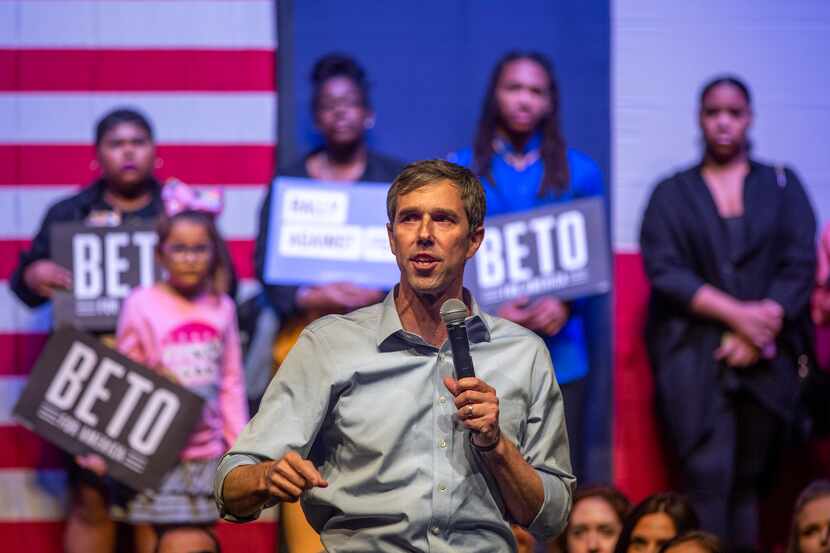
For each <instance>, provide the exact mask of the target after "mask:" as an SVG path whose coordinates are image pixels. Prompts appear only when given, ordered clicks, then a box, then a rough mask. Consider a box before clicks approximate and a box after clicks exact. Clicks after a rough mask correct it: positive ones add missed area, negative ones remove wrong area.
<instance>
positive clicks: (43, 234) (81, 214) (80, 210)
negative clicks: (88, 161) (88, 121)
mask: <svg viewBox="0 0 830 553" xmlns="http://www.w3.org/2000/svg"><path fill="white" fill-rule="evenodd" d="M104 187H105V183H104V181H103V180H97V181H95V182H94V183H93V184H91V185H89V186H88V187H86V188H84V189H83V190H81V191H80V192H78V193H77V194H75V195H74V196H70V197H68V198H65V199H63V200H61V201H59V202H57V203H55V204H54V205H52V207H50V208H49V210H48V211H47V212H46V216H45V217H44V218H43V222H42V223H41V224H40V230H38V231H37V234H36V235H35V237H34V239H33V240H32V246H31V248H30V249H29V251H25V252H21V253H20V261H19V263H18V264H17V268H16V269H15V271H14V274H13V275H12V277H11V289H12V291H13V292H14V293H15V295H17V297H18V298H20V301H22V302H23V303H25V304H26V305H28V306H29V307H37V306H39V305H41V304H43V303H46V302H47V301H48V298H44V297H43V296H39V295H38V294H36V293H35V292H34V291H33V290H32V289H31V288H29V287H28V286H26V283H25V282H24V281H23V272H24V271H25V270H26V268H27V267H28V266H29V265H31V264H32V263H34V262H35V261H39V260H41V259H49V258H50V257H51V256H52V250H51V246H50V242H51V238H50V235H51V230H52V225H53V224H54V223H69V222H76V221H85V220H86V218H87V217H89V214H90V213H91V212H92V211H112V206H110V205H109V204H107V203H106V202H105V201H104V191H105V189H104ZM150 187H151V190H152V200H151V201H150V203H149V204H147V205H146V206H144V207H142V208H141V209H138V210H136V211H133V212H130V213H123V214H122V217H123V221H124V222H127V221H130V220H136V219H138V220H147V219H154V218H156V217H158V216H159V215H160V214H161V213H162V212H163V211H164V204H163V203H162V201H161V185H160V184H159V183H158V181H156V180H152V181H151V183H150Z"/></svg>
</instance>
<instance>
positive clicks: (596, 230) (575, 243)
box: [464, 198, 611, 309]
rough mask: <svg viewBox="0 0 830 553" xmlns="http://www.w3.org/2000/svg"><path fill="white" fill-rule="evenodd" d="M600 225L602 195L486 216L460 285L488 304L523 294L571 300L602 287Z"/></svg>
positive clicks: (604, 259)
mask: <svg viewBox="0 0 830 553" xmlns="http://www.w3.org/2000/svg"><path fill="white" fill-rule="evenodd" d="M605 226H606V225H605V209H604V206H603V203H602V199H601V198H591V199H586V200H576V201H572V202H568V203H563V204H560V205H556V204H554V205H550V206H547V207H544V208H540V209H534V210H531V211H524V212H521V213H514V214H510V215H501V216H496V217H488V218H487V219H486V221H485V232H484V241H483V242H482V244H481V247H480V248H479V250H478V252H477V253H476V254H475V256H474V257H473V259H471V260H470V261H469V262H468V263H467V269H466V274H465V278H464V285H465V286H466V287H467V288H469V289H470V291H471V292H472V293H473V295H474V296H475V298H476V300H477V301H478V302H479V304H481V306H482V307H484V308H488V309H492V308H495V307H496V306H498V305H499V304H501V303H503V302H505V301H509V300H512V299H516V298H519V297H522V296H527V297H530V298H533V297H536V296H542V295H548V294H549V295H554V296H556V297H558V298H560V299H563V300H571V299H576V298H579V297H582V296H589V295H592V294H601V293H604V292H607V291H608V290H609V289H610V287H611V269H610V261H609V255H610V250H609V245H608V235H607V233H606V229H605Z"/></svg>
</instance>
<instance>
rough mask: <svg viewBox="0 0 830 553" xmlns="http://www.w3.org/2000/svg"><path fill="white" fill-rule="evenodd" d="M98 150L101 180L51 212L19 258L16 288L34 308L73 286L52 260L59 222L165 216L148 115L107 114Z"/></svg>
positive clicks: (100, 126)
mask: <svg viewBox="0 0 830 553" xmlns="http://www.w3.org/2000/svg"><path fill="white" fill-rule="evenodd" d="M95 149H96V154H97V164H98V165H99V166H100V169H101V174H102V176H101V178H100V179H98V180H97V181H95V182H94V183H93V184H92V185H91V186H89V187H87V188H84V189H83V190H81V191H80V192H78V193H77V194H75V195H74V196H70V197H69V198H66V199H64V200H61V201H59V202H58V203H56V204H54V205H53V206H52V207H50V208H49V210H48V211H47V212H46V216H45V218H44V220H43V223H42V224H41V226H40V230H38V233H37V235H35V238H34V240H33V241H32V245H31V248H30V249H29V251H25V252H22V253H21V254H20V262H19V263H18V266H17V269H16V270H15V272H14V274H13V275H12V277H11V289H12V290H13V291H14V293H15V294H16V295H17V297H18V298H20V301H22V302H23V303H25V304H26V305H28V306H29V307H37V306H39V305H41V304H43V303H45V302H46V301H48V299H49V298H50V297H51V295H52V292H53V291H54V290H55V289H56V288H69V287H70V285H71V280H72V277H71V275H70V273H69V271H67V270H66V269H64V268H63V267H61V266H59V265H57V264H56V263H54V262H53V261H50V259H49V258H50V256H51V248H50V232H51V227H52V225H53V224H54V223H59V222H70V221H89V222H90V223H91V224H112V223H113V222H115V223H118V221H128V220H130V219H134V218H137V219H152V218H155V217H156V216H157V215H158V214H160V213H161V211H162V203H161V186H160V185H159V183H158V181H157V180H156V179H155V178H154V177H153V168H154V164H155V159H156V158H155V144H154V143H153V132H152V129H151V127H150V123H149V122H148V121H147V119H146V118H145V117H144V116H143V115H141V114H140V113H138V112H135V111H132V110H127V109H118V110H115V111H112V112H110V113H108V114H107V115H105V116H104V117H103V118H102V119H101V120H100V121H99V122H98V126H97V128H96V131H95ZM116 219H117V220H116Z"/></svg>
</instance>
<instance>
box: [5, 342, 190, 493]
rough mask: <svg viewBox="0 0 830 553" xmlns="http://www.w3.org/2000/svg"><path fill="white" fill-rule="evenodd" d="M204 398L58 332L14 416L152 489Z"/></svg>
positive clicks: (61, 444)
mask: <svg viewBox="0 0 830 553" xmlns="http://www.w3.org/2000/svg"><path fill="white" fill-rule="evenodd" d="M201 407H202V399H201V398H199V397H198V396H197V395H195V394H193V393H192V392H190V391H189V390H187V389H185V388H182V387H180V386H178V385H176V384H174V383H172V382H170V381H169V380H167V379H166V378H164V377H162V376H160V375H158V374H156V373H155V372H153V371H151V370H149V369H147V368H145V367H142V366H141V365H138V364H136V363H134V362H132V361H130V360H129V359H128V358H126V357H124V356H123V355H121V354H119V353H118V352H116V351H114V350H112V349H109V348H107V347H105V346H104V345H103V344H101V343H99V342H98V340H96V339H95V338H93V337H91V336H88V335H86V334H82V333H80V332H79V331H77V330H74V329H70V328H63V329H61V330H59V331H58V332H56V333H55V334H54V335H53V336H52V337H51V338H50V339H49V342H48V343H47V345H46V348H45V349H44V350H43V353H42V354H41V356H40V357H39V358H38V361H37V363H36V364H35V367H34V369H33V370H32V374H31V376H30V377H29V381H28V383H27V386H26V389H25V390H24V391H23V394H22V395H21V397H20V399H19V400H18V402H17V405H15V408H14V414H15V416H16V417H18V418H19V419H20V420H21V421H22V422H23V423H24V424H25V425H26V426H28V427H30V428H31V429H32V430H33V431H34V432H36V433H38V434H40V435H41V436H42V437H44V438H46V439H47V440H49V441H51V442H54V443H55V444H56V445H58V446H59V447H61V448H63V449H66V450H67V451H69V452H70V453H73V454H85V453H96V454H98V455H100V456H101V457H103V458H104V459H105V460H106V461H107V465H108V467H109V473H110V474H111V475H112V476H113V477H114V478H116V479H118V480H121V481H123V482H124V483H126V484H128V485H130V486H132V487H133V488H135V489H145V488H152V487H154V486H155V485H157V484H158V482H159V481H160V480H161V477H162V476H163V475H164V473H165V472H167V471H168V470H169V469H170V468H172V466H173V465H174V464H175V463H176V462H177V460H178V459H177V457H178V452H179V451H180V450H181V448H182V447H183V446H184V444H186V443H187V438H188V435H189V434H190V431H191V429H192V428H193V426H194V425H195V424H196V422H197V421H198V419H199V417H200V415H201Z"/></svg>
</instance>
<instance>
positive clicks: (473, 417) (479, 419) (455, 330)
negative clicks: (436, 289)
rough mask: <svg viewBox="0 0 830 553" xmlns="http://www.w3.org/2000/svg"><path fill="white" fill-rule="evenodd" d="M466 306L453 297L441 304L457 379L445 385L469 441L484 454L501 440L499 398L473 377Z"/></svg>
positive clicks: (446, 380)
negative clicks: (470, 432)
mask: <svg viewBox="0 0 830 553" xmlns="http://www.w3.org/2000/svg"><path fill="white" fill-rule="evenodd" d="M466 318H467V306H466V305H464V302H462V301H461V300H458V299H455V298H452V299H449V300H447V301H445V302H444V303H443V305H441V319H442V320H443V321H444V324H445V325H447V335H448V338H449V341H450V348H451V349H452V357H453V365H454V366H455V374H456V376H457V377H458V380H455V379H453V378H449V377H444V386H446V387H447V390H449V392H450V393H451V394H452V395H453V397H454V398H455V400H454V401H455V407H456V408H457V409H458V419H459V420H460V421H461V422H462V424H464V426H465V427H466V428H468V429H469V430H470V431H472V436H471V441H472V443H473V445H474V446H476V447H477V448H479V449H480V450H483V451H490V450H493V449H495V448H496V446H497V445H498V444H499V441H500V439H501V430H500V429H499V398H498V396H496V390H495V388H493V387H492V386H490V385H489V384H487V383H486V382H484V381H483V380H481V379H480V378H477V377H476V375H475V370H474V368H473V360H472V358H471V357H470V341H469V338H468V336H467V327H466V326H465V325H464V320H465V319H466Z"/></svg>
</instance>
